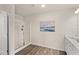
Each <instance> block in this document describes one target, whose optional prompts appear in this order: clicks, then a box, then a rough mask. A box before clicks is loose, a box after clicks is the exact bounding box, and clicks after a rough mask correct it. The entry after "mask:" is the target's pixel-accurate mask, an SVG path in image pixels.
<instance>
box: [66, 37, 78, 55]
mask: <svg viewBox="0 0 79 59" xmlns="http://www.w3.org/2000/svg"><path fill="white" fill-rule="evenodd" d="M65 51H66V53H67V55H79V43H78V42H77V41H75V39H74V40H73V39H70V38H67V37H65Z"/></svg>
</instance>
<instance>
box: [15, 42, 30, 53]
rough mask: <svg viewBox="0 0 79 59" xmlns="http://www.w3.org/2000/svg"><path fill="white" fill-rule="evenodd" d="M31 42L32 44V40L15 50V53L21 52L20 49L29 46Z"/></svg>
mask: <svg viewBox="0 0 79 59" xmlns="http://www.w3.org/2000/svg"><path fill="white" fill-rule="evenodd" d="M30 44H31V42H30V43H28V44H26V45H24V46H23V47H21V48H19V49H17V50H15V52H14V54H15V53H17V52H19V51H21V50H22V49H24V48H25V47H27V46H28V45H30Z"/></svg>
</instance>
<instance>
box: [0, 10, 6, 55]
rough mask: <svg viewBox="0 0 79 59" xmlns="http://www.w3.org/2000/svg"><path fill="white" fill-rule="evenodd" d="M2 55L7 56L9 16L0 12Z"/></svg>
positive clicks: (0, 47) (0, 46)
mask: <svg viewBox="0 0 79 59" xmlns="http://www.w3.org/2000/svg"><path fill="white" fill-rule="evenodd" d="M0 54H1V55H7V14H6V12H3V11H0Z"/></svg>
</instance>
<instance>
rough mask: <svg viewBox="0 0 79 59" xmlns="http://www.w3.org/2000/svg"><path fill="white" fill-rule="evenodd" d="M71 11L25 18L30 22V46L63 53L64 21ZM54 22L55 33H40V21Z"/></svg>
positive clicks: (51, 12) (52, 12) (53, 12)
mask: <svg viewBox="0 0 79 59" xmlns="http://www.w3.org/2000/svg"><path fill="white" fill-rule="evenodd" d="M72 13H73V10H62V11H61V10H60V11H50V12H46V13H40V14H36V15H31V16H27V17H26V20H30V40H31V42H32V44H35V45H40V46H44V47H48V48H53V49H57V50H62V51H64V32H65V24H67V23H65V21H66V20H68V19H69V18H70V17H71V15H72ZM53 20H54V21H55V32H40V21H53Z"/></svg>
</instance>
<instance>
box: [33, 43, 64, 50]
mask: <svg viewBox="0 0 79 59" xmlns="http://www.w3.org/2000/svg"><path fill="white" fill-rule="evenodd" d="M32 44H33V45H37V46H42V47H47V48H51V49H55V50H60V51H64V49H60V48H54V47H51V46H47V45H43V44H37V43H32Z"/></svg>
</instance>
